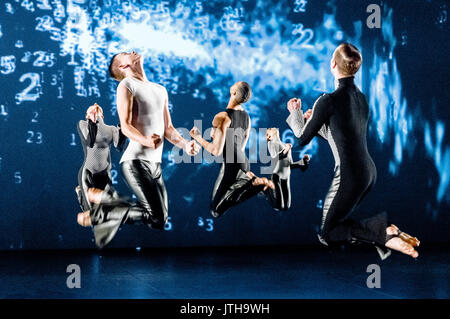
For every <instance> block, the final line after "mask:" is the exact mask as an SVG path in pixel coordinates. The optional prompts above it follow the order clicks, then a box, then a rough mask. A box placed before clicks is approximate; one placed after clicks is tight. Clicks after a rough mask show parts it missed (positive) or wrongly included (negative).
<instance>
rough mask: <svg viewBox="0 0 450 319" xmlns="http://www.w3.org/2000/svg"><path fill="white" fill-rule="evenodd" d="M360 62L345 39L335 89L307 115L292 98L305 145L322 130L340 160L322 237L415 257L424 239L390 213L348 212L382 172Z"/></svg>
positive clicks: (292, 120) (334, 65)
mask: <svg viewBox="0 0 450 319" xmlns="http://www.w3.org/2000/svg"><path fill="white" fill-rule="evenodd" d="M361 63H362V56H361V54H360V53H359V51H358V49H356V47H354V46H353V45H351V44H348V43H344V44H341V45H340V46H339V47H338V48H337V49H336V50H335V52H334V54H333V58H332V60H331V71H332V73H333V75H334V76H335V79H336V84H337V88H336V91H334V92H333V93H330V94H324V95H322V96H321V97H320V98H319V99H318V100H317V101H316V103H315V104H314V107H313V109H312V110H308V111H307V112H306V114H303V113H302V110H301V100H300V99H296V98H294V99H291V100H290V101H289V102H288V109H289V111H290V115H289V117H288V119H287V123H288V124H289V126H290V127H291V128H292V130H293V131H294V134H295V136H296V137H298V138H299V141H300V144H301V145H302V146H304V145H307V144H308V143H309V142H310V141H311V139H312V138H313V137H314V136H315V135H316V134H320V135H321V136H322V137H325V138H326V139H327V141H328V143H329V145H330V147H331V150H332V152H333V156H334V159H335V169H334V178H333V181H332V183H331V187H330V189H329V191H328V194H327V196H326V199H325V202H324V206H323V215H322V223H321V228H320V234H319V239H320V241H321V242H322V243H323V244H325V245H331V244H335V243H344V242H366V243H371V244H373V245H375V246H376V247H377V248H378V251H379V253H380V256H381V257H382V258H385V257H387V256H388V255H389V254H390V250H387V251H386V248H385V247H387V248H392V249H395V250H398V251H401V252H402V253H404V254H408V255H411V256H412V257H414V258H416V257H417V256H418V253H417V251H416V250H415V249H414V247H416V246H418V245H419V243H420V242H419V241H418V240H417V238H414V237H411V236H409V235H408V234H406V233H403V232H401V231H399V230H398V228H397V227H396V226H395V225H390V226H389V225H388V221H387V215H386V214H385V213H382V214H378V215H376V216H374V217H371V218H368V219H365V220H362V221H357V220H354V219H352V218H350V217H349V215H350V214H351V213H352V211H353V209H354V208H355V207H356V206H358V205H359V204H360V203H361V201H362V200H363V199H364V197H365V196H366V195H367V193H368V192H369V191H370V190H371V188H372V186H373V185H374V183H375V180H376V175H377V174H376V168H375V164H374V162H373V160H372V158H371V157H370V155H369V152H368V150H367V139H366V133H367V124H368V117H369V106H368V104H367V101H366V99H365V96H364V95H363V94H362V93H361V91H360V90H359V89H358V88H357V87H356V85H355V83H354V77H353V75H354V74H355V73H356V72H357V71H358V70H359V68H360V66H361ZM306 120H307V121H306ZM305 122H306V123H305ZM383 251H384V253H383Z"/></svg>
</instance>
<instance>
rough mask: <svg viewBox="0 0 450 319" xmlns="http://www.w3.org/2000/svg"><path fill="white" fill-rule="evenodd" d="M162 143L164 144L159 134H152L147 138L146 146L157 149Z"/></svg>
mask: <svg viewBox="0 0 450 319" xmlns="http://www.w3.org/2000/svg"><path fill="white" fill-rule="evenodd" d="M161 143H162V139H161V136H159V135H158V134H152V136H147V140H146V143H145V144H144V146H147V147H149V148H153V149H155V148H157V147H158V146H159V145H160V144H161Z"/></svg>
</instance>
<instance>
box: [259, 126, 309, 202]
mask: <svg viewBox="0 0 450 319" xmlns="http://www.w3.org/2000/svg"><path fill="white" fill-rule="evenodd" d="M266 140H267V148H268V149H269V153H270V157H271V158H272V167H273V173H272V177H271V180H272V181H273V183H274V186H275V189H267V190H266V191H265V194H266V196H267V198H268V199H269V202H270V205H271V206H272V208H273V209H275V210H280V211H284V210H288V209H289V208H290V207H291V183H290V177H291V169H295V168H299V169H301V170H302V171H303V172H304V171H306V169H307V168H308V165H309V162H310V156H309V155H304V156H303V158H302V159H301V160H299V161H297V162H294V161H293V160H292V154H291V153H292V152H291V148H292V144H290V143H286V144H285V143H283V142H282V141H281V139H280V132H279V131H278V129H277V128H275V127H272V128H269V129H267V131H266Z"/></svg>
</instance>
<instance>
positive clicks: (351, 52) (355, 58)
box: [334, 43, 362, 76]
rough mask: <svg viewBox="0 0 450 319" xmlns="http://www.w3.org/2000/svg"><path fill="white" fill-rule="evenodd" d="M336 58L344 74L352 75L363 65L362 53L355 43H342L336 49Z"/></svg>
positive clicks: (339, 68) (340, 70)
mask: <svg viewBox="0 0 450 319" xmlns="http://www.w3.org/2000/svg"><path fill="white" fill-rule="evenodd" d="M334 60H335V61H336V64H337V67H338V70H339V72H340V73H342V75H347V76H351V75H354V74H356V72H358V70H359V68H360V67H361V64H362V55H361V53H360V52H359V50H358V49H357V48H356V47H355V46H354V45H353V44H350V43H342V44H341V45H339V46H338V47H337V49H336V51H335V55H334Z"/></svg>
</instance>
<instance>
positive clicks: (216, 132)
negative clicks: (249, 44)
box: [190, 82, 275, 217]
mask: <svg viewBox="0 0 450 319" xmlns="http://www.w3.org/2000/svg"><path fill="white" fill-rule="evenodd" d="M230 95H231V96H230V100H229V102H228V106H227V108H226V109H225V111H224V112H220V113H218V114H216V116H215V117H214V119H213V123H212V124H213V131H212V138H213V141H212V143H209V142H207V141H206V140H205V139H203V137H202V136H201V134H200V132H199V130H198V128H197V127H195V126H194V127H193V128H192V130H191V132H190V134H191V136H192V137H193V138H194V139H195V140H196V141H197V142H198V143H200V145H202V147H204V148H205V150H206V151H208V152H209V153H211V154H212V155H214V156H220V155H222V159H223V162H222V167H221V169H220V172H219V176H218V177H217V180H216V183H215V185H214V188H213V194H212V198H211V205H210V208H211V214H212V216H213V217H220V216H222V215H223V214H224V213H225V212H226V211H227V210H228V209H229V208H231V207H232V206H235V205H237V204H239V203H242V202H243V201H245V200H247V199H249V198H251V197H253V196H255V195H256V194H258V193H259V192H261V191H265V190H266V189H267V188H272V189H274V188H275V186H274V185H273V183H272V181H270V180H268V179H267V178H260V177H256V176H255V174H253V173H252V172H250V164H249V162H248V159H247V156H246V155H245V147H246V145H247V141H248V137H249V133H250V125H251V121H250V117H249V115H248V114H247V112H246V111H245V110H244V109H243V107H242V104H243V103H245V102H247V101H248V100H249V99H250V97H251V88H250V85H249V84H248V83H246V82H237V83H235V84H234V85H233V86H232V87H231V88H230Z"/></svg>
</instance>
